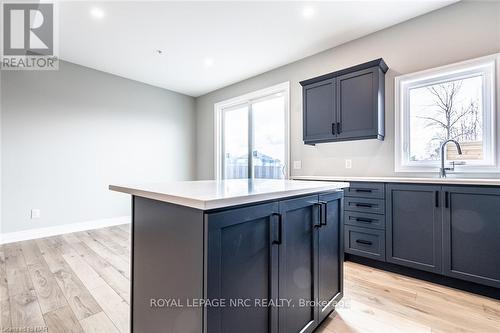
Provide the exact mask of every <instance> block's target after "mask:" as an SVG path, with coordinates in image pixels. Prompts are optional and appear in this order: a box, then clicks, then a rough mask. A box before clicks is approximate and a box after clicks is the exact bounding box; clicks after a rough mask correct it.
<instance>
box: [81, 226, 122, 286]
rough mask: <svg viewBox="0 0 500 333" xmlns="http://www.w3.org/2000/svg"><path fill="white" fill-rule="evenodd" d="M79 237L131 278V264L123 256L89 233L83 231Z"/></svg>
mask: <svg viewBox="0 0 500 333" xmlns="http://www.w3.org/2000/svg"><path fill="white" fill-rule="evenodd" d="M77 237H78V238H80V240H81V241H82V242H83V243H85V244H86V245H87V246H88V247H89V248H91V249H92V251H94V252H95V253H97V254H98V255H99V256H101V257H102V258H104V259H105V260H106V261H107V262H108V263H109V264H111V265H112V266H113V267H115V268H116V269H117V270H118V271H119V272H120V274H122V275H123V276H125V277H126V278H127V279H130V265H129V263H128V262H126V261H125V260H123V259H122V258H121V257H119V256H117V255H116V254H115V253H113V252H112V251H111V250H109V249H108V248H107V247H105V246H103V245H102V244H101V243H99V242H98V241H96V240H95V239H93V238H92V237H90V236H89V235H88V234H87V233H85V232H81V233H78V234H77Z"/></svg>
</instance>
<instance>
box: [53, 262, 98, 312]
mask: <svg viewBox="0 0 500 333" xmlns="http://www.w3.org/2000/svg"><path fill="white" fill-rule="evenodd" d="M54 275H55V277H56V280H57V283H58V284H59V287H60V288H61V290H62V292H63V294H64V296H65V297H66V299H67V301H68V303H69V306H70V307H71V309H72V310H73V312H74V313H75V315H76V317H77V318H78V319H83V318H87V317H89V316H92V315H93V314H96V313H98V312H100V311H101V310H102V309H101V307H100V306H99V305H98V304H97V302H96V301H95V299H94V297H92V295H91V294H90V293H89V291H88V290H87V289H86V288H85V286H84V285H83V283H82V282H81V281H80V280H79V279H78V278H77V277H76V275H75V274H74V273H73V272H72V271H71V270H70V269H69V267H68V268H67V269H62V270H59V271H57V272H55V273H54Z"/></svg>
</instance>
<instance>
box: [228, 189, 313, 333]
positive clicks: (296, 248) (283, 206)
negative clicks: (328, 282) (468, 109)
mask: <svg viewBox="0 0 500 333" xmlns="http://www.w3.org/2000/svg"><path fill="white" fill-rule="evenodd" d="M320 207H321V205H319V203H318V196H317V195H315V196H308V197H302V198H298V199H290V200H286V201H280V213H281V216H282V219H283V243H282V244H281V248H280V260H279V261H280V286H279V288H280V291H279V297H280V299H288V300H291V301H292V303H291V304H290V306H285V307H282V308H280V309H279V331H280V333H299V332H301V333H309V332H312V331H313V330H314V329H315V328H316V326H317V323H318V317H317V315H318V311H317V307H316V306H314V301H315V300H316V299H317V295H318V284H317V281H318V279H317V274H318V273H317V269H318V262H317V260H318V256H317V254H316V253H317V251H318V229H319V223H320V221H319V214H320ZM301 301H303V302H308V303H307V304H305V305H304V304H301V303H300V302H301ZM235 332H236V331H235Z"/></svg>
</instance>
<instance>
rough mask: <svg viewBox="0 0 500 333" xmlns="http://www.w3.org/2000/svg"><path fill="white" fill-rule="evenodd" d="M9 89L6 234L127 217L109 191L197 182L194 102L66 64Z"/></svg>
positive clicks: (8, 81)
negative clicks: (35, 215) (37, 212)
mask: <svg viewBox="0 0 500 333" xmlns="http://www.w3.org/2000/svg"><path fill="white" fill-rule="evenodd" d="M1 84H2V87H1V94H2V95H1V96H2V102H1V107H2V114H1V116H2V123H1V133H2V137H1V144H2V146H1V151H2V181H3V184H2V192H3V193H2V194H3V195H2V199H3V200H2V204H3V205H2V206H3V208H4V209H3V212H2V230H1V231H2V232H4V233H7V232H14V231H21V230H26V229H31V228H42V227H48V226H56V225H61V224H68V223H74V222H84V221H90V220H96V219H103V218H112V217H119V216H127V215H130V197H129V196H127V195H124V194H119V193H114V192H111V191H109V190H108V189H107V187H108V185H109V184H120V183H143V182H161V181H167V180H187V179H192V178H194V176H195V170H194V164H195V144H196V142H195V134H196V133H195V131H194V130H195V109H194V107H195V102H194V99H193V98H192V97H189V96H185V95H181V94H178V93H174V92H171V91H168V90H164V89H160V88H155V87H152V86H148V85H145V84H142V83H138V82H135V81H131V80H127V79H123V78H120V77H117V76H113V75H110V74H106V73H103V72H99V71H95V70H92V69H88V68H85V67H81V66H78V65H74V64H71V63H65V62H62V63H61V64H60V69H59V71H45V72H41V71H36V72H35V71H4V72H3V73H2V77H1ZM31 208H39V209H41V218H40V219H36V220H31V219H30V210H31Z"/></svg>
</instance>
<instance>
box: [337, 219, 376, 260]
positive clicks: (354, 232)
mask: <svg viewBox="0 0 500 333" xmlns="http://www.w3.org/2000/svg"><path fill="white" fill-rule="evenodd" d="M345 252H346V253H351V254H355V255H358V256H362V257H366V258H371V259H376V260H381V261H385V232H384V231H383V230H376V229H368V228H359V227H353V226H346V227H345Z"/></svg>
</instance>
